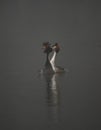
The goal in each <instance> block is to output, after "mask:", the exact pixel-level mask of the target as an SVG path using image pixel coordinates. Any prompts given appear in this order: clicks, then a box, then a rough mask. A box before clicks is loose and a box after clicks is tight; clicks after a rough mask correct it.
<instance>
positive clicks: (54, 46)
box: [52, 43, 60, 53]
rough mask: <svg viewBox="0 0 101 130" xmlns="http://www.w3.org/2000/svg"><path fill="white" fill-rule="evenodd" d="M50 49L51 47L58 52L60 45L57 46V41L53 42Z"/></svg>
mask: <svg viewBox="0 0 101 130" xmlns="http://www.w3.org/2000/svg"><path fill="white" fill-rule="evenodd" d="M52 49H53V50H54V51H55V52H56V53H58V52H59V51H60V46H59V44H58V43H55V44H54V45H53V46H52Z"/></svg>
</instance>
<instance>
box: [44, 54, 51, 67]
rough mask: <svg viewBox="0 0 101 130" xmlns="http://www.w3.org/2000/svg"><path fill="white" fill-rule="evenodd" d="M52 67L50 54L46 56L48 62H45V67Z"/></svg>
mask: <svg viewBox="0 0 101 130" xmlns="http://www.w3.org/2000/svg"><path fill="white" fill-rule="evenodd" d="M49 65H50V60H49V54H48V53H47V54H46V62H45V66H46V67H47V66H49Z"/></svg>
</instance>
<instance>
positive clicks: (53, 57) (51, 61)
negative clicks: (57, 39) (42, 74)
mask: <svg viewBox="0 0 101 130" xmlns="http://www.w3.org/2000/svg"><path fill="white" fill-rule="evenodd" d="M55 58H56V52H55V51H54V53H53V56H52V58H51V60H50V63H51V65H52V68H53V70H54V71H55V72H56V66H55Z"/></svg>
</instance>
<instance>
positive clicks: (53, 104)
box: [44, 74, 60, 123]
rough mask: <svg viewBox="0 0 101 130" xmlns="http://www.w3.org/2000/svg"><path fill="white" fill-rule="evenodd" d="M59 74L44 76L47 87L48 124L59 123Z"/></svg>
mask: <svg viewBox="0 0 101 130" xmlns="http://www.w3.org/2000/svg"><path fill="white" fill-rule="evenodd" d="M58 76H59V74H50V75H46V74H45V75H44V77H45V80H46V85H47V96H46V101H47V106H48V119H49V122H51V123H52V122H53V123H56V122H58V121H59V114H60V110H59V109H60V89H59V86H58V85H57V79H58Z"/></svg>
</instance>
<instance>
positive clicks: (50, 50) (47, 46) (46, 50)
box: [42, 42, 52, 54]
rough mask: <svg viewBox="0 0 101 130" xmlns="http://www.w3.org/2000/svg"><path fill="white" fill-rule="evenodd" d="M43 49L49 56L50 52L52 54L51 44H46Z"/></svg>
mask: <svg viewBox="0 0 101 130" xmlns="http://www.w3.org/2000/svg"><path fill="white" fill-rule="evenodd" d="M42 48H43V49H44V53H47V54H49V53H50V52H52V48H51V46H50V43H49V42H44V43H43V47H42Z"/></svg>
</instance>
